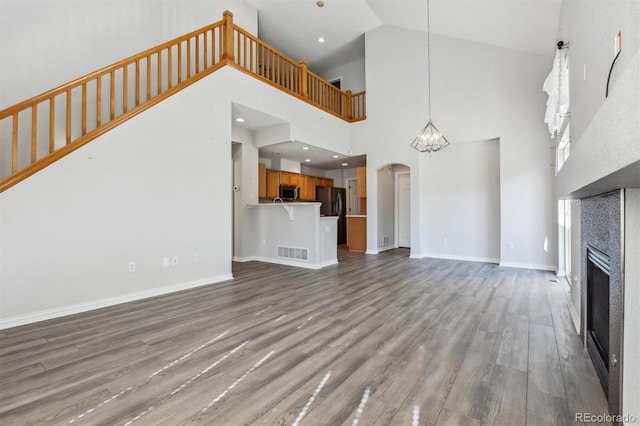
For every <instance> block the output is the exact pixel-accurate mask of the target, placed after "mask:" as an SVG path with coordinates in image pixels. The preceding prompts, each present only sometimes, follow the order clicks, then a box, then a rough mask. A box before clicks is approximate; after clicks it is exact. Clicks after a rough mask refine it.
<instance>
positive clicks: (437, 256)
mask: <svg viewBox="0 0 640 426" xmlns="http://www.w3.org/2000/svg"><path fill="white" fill-rule="evenodd" d="M422 257H432V258H435V259H449V260H464V261H466V262H483V263H496V264H497V263H500V259H494V258H492V257H477V256H457V255H451V254H440V253H423V255H422Z"/></svg>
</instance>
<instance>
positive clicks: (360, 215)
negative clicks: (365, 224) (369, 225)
mask: <svg viewBox="0 0 640 426" xmlns="http://www.w3.org/2000/svg"><path fill="white" fill-rule="evenodd" d="M347 217H367V215H366V214H348V215H347Z"/></svg>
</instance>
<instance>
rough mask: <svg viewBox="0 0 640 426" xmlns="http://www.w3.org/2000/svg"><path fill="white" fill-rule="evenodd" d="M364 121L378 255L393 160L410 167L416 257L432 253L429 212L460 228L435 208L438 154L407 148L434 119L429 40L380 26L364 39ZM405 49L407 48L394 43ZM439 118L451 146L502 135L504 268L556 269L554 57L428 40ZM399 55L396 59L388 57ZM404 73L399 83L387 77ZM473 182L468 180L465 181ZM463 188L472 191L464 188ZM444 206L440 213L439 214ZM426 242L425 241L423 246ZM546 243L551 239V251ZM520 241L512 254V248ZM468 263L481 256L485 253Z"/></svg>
mask: <svg viewBox="0 0 640 426" xmlns="http://www.w3.org/2000/svg"><path fill="white" fill-rule="evenodd" d="M366 43H367V48H366V55H367V56H366V59H367V62H366V75H367V82H366V84H367V117H368V118H367V120H366V121H364V122H360V123H356V124H355V125H354V134H355V138H354V144H353V146H352V149H353V152H354V154H360V153H366V154H367V166H368V167H367V169H368V171H367V203H368V207H369V209H368V211H369V214H368V218H367V227H368V241H369V242H370V244H371V246H370V247H368V248H369V249H371V250H373V249H375V244H376V242H377V241H378V236H377V235H376V234H377V230H378V223H377V208H376V207H375V206H376V205H377V202H378V200H377V188H376V184H375V181H376V174H375V173H376V172H375V170H377V169H378V168H379V167H380V166H382V165H384V164H388V163H401V164H406V165H408V166H409V167H410V168H411V199H412V201H416V202H415V203H412V212H411V213H412V223H411V229H412V243H411V248H412V250H411V251H412V256H416V257H420V256H423V255H425V254H426V253H428V252H429V251H430V250H431V249H433V246H432V245H431V244H433V243H435V241H431V240H430V238H431V235H430V234H429V233H428V232H426V228H425V227H426V226H427V224H428V223H429V220H430V219H429V218H430V215H433V214H438V215H439V217H441V218H442V220H443V221H444V222H443V223H439V224H438V225H442V226H445V227H446V226H454V222H453V221H452V220H451V218H447V216H446V215H445V214H443V213H445V212H444V211H443V210H442V207H440V206H429V207H430V208H431V207H433V208H435V209H436V210H433V209H431V210H427V206H428V197H429V186H428V184H426V183H425V182H426V177H427V176H430V175H429V167H431V165H432V164H435V163H437V162H438V161H439V158H441V154H445V153H446V151H447V150H450V151H451V154H447V155H462V152H461V151H455V150H454V149H450V148H451V147H450V148H447V150H445V151H442V152H441V153H435V154H432V155H431V156H429V155H428V154H420V153H418V152H417V151H415V150H413V149H412V148H411V147H410V146H409V144H410V142H411V141H412V140H413V138H414V137H415V136H416V134H417V133H418V131H420V129H421V128H422V127H423V126H424V125H425V124H426V119H427V81H426V80H427V79H426V73H427V60H426V54H421V55H417V54H416V52H426V47H427V46H426V34H424V33H421V32H416V31H410V30H404V29H401V28H397V27H390V26H381V27H378V28H376V29H374V30H372V31H370V32H368V33H367V34H366ZM398 45H401V46H403V49H402V50H399V49H397V46H398ZM431 48H432V51H431V69H432V73H433V76H432V88H431V90H432V106H433V112H432V116H433V120H434V122H435V123H436V125H437V126H438V127H439V128H440V130H441V131H443V133H444V134H445V135H446V136H447V137H448V139H449V140H450V141H452V142H453V144H456V143H459V142H465V141H478V140H490V139H494V138H497V137H499V138H500V162H499V165H500V238H501V240H500V248H501V252H500V256H499V257H500V260H501V262H502V263H503V264H505V265H510V266H524V267H534V268H544V269H555V263H556V233H557V229H556V228H557V225H556V220H555V218H556V216H555V199H554V193H553V188H554V176H553V168H552V167H550V164H549V158H550V155H549V139H548V134H546V133H545V132H546V130H545V126H544V123H543V122H542V116H543V114H544V108H545V102H546V99H545V97H544V94H543V92H542V90H541V87H542V82H543V80H544V78H545V77H546V74H547V73H548V70H549V67H550V65H551V60H552V57H551V56H549V57H548V58H546V57H540V56H536V55H531V54H526V53H522V52H517V51H513V50H508V49H501V48H497V47H492V46H486V45H482V44H477V43H472V42H467V41H462V40H456V39H451V38H446V37H441V36H437V35H434V36H432V37H431ZM390 58H392V60H391V59H390ZM392 75H401V76H402V78H389V76H392ZM461 184H462V185H464V186H466V185H468V183H467V182H461ZM464 186H463V187H462V188H459V191H461V192H465V190H466V189H465V187H464ZM438 209H439V210H438ZM421 236H422V239H421ZM545 239H546V240H547V242H548V245H547V250H545V248H544V242H545ZM509 242H513V247H514V248H513V249H512V250H510V249H508V243H509ZM467 255H468V256H472V257H481V256H483V255H482V254H481V253H480V252H474V253H468V254H467Z"/></svg>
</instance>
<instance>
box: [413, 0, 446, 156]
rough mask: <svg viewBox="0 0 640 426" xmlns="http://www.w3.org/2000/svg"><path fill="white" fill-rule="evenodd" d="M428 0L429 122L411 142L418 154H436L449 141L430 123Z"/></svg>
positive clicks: (428, 16)
mask: <svg viewBox="0 0 640 426" xmlns="http://www.w3.org/2000/svg"><path fill="white" fill-rule="evenodd" d="M430 18H431V17H430V14H429V0H427V72H428V79H429V80H428V88H429V92H428V95H427V96H428V97H427V99H428V102H429V103H428V110H427V112H428V114H429V120H428V123H427V125H426V126H424V129H422V131H420V133H418V136H416V138H415V139H414V140H413V142H411V146H412V147H413V148H415V149H417V150H418V151H420V152H429V153H431V152H437V151H440V150H441V149H444V148H446V147H447V146H449V141H448V140H447V138H445V137H444V135H443V134H442V133H440V130H438V128H437V127H436V126H434V125H433V123H432V122H431V33H430V30H431V29H430V27H429V21H430Z"/></svg>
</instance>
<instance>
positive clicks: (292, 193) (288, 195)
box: [280, 185, 300, 201]
mask: <svg viewBox="0 0 640 426" xmlns="http://www.w3.org/2000/svg"><path fill="white" fill-rule="evenodd" d="M280 198H282V199H283V200H285V201H296V200H298V198H300V187H298V186H295V185H280Z"/></svg>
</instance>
